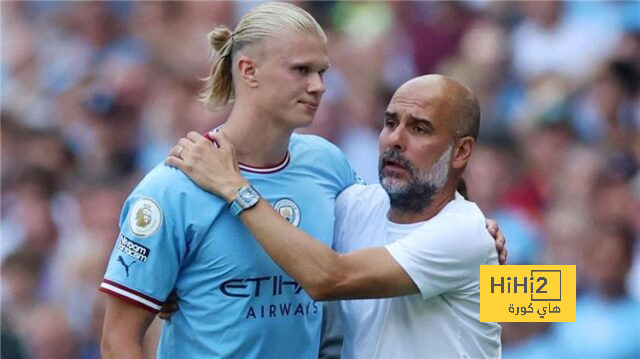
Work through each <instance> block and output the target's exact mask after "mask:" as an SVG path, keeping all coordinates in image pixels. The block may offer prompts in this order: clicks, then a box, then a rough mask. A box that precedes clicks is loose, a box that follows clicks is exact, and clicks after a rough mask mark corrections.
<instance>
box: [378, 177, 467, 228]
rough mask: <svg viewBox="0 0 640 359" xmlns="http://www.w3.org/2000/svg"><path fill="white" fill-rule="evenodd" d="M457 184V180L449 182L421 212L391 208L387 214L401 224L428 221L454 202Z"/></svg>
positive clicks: (390, 218) (392, 220) (393, 220)
mask: <svg viewBox="0 0 640 359" xmlns="http://www.w3.org/2000/svg"><path fill="white" fill-rule="evenodd" d="M456 184H457V180H456V181H451V180H449V181H448V182H447V184H446V185H445V186H444V188H443V189H442V190H440V192H438V194H436V196H435V197H434V198H433V201H432V202H431V204H430V205H429V206H427V207H426V208H425V209H423V210H422V211H420V212H406V211H402V210H400V209H398V208H393V207H391V208H390V209H389V212H388V213H387V218H389V220H390V221H391V222H394V223H399V224H410V223H417V222H424V221H427V220H429V219H431V218H433V217H434V216H435V215H436V214H438V213H439V212H440V211H441V210H442V209H443V208H444V207H445V206H446V205H447V203H449V202H451V201H453V199H454V198H455V191H456Z"/></svg>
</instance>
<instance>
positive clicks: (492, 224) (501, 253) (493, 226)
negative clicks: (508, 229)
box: [487, 219, 507, 264]
mask: <svg viewBox="0 0 640 359" xmlns="http://www.w3.org/2000/svg"><path fill="white" fill-rule="evenodd" d="M487 230H488V231H489V234H491V236H492V237H493V239H494V240H495V241H496V250H497V251H498V262H500V264H506V263H507V246H506V244H507V239H506V238H505V236H504V234H503V233H502V232H501V231H500V227H498V222H496V221H495V220H493V219H487Z"/></svg>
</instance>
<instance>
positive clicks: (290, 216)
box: [273, 198, 300, 227]
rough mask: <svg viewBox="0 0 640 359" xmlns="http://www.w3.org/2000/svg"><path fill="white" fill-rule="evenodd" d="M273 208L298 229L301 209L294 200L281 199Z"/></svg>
mask: <svg viewBox="0 0 640 359" xmlns="http://www.w3.org/2000/svg"><path fill="white" fill-rule="evenodd" d="M273 208H274V209H275V210H276V211H277V212H278V213H280V215H281V216H282V218H284V219H286V220H287V222H289V223H291V224H292V225H293V226H295V227H298V225H299V224H300V207H298V205H297V204H296V203H295V202H294V201H293V200H292V199H289V198H283V199H280V200H278V201H277V202H276V203H275V204H274V205H273Z"/></svg>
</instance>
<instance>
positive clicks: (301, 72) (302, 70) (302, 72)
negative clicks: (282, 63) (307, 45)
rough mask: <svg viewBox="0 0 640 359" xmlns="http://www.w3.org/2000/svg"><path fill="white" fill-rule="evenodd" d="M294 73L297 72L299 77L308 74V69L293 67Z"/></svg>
mask: <svg viewBox="0 0 640 359" xmlns="http://www.w3.org/2000/svg"><path fill="white" fill-rule="evenodd" d="M295 70H296V72H298V73H299V74H300V75H306V74H308V73H309V68H308V67H307V66H296V67H295Z"/></svg>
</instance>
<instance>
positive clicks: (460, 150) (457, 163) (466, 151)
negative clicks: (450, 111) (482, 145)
mask: <svg viewBox="0 0 640 359" xmlns="http://www.w3.org/2000/svg"><path fill="white" fill-rule="evenodd" d="M475 145H476V140H474V139H473V137H471V136H464V137H461V138H459V139H457V140H456V141H455V142H454V148H453V159H452V161H451V166H452V167H453V168H456V169H460V168H464V167H465V166H466V165H467V162H468V161H469V158H471V152H472V151H473V148H474V147H475Z"/></svg>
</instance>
